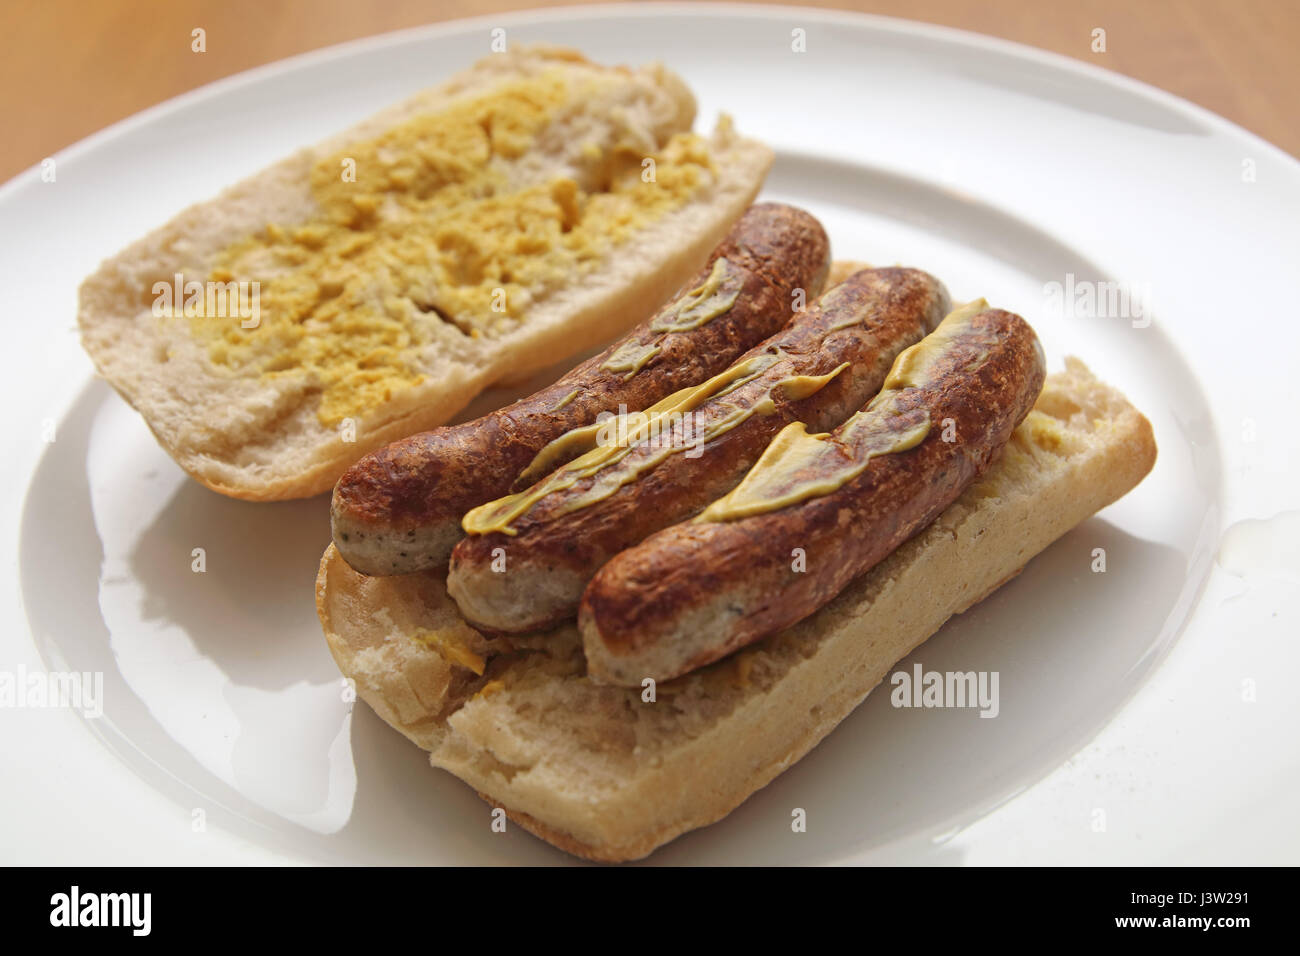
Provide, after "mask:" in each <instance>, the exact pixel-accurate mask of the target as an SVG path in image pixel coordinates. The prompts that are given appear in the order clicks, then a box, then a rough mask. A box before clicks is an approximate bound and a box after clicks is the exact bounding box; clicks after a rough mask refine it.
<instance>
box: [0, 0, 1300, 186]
mask: <svg viewBox="0 0 1300 956" xmlns="http://www.w3.org/2000/svg"><path fill="white" fill-rule="evenodd" d="M571 2H575V3H581V2H582V0H571ZM817 5H818V6H828V7H837V8H840V9H851V10H859V11H863V12H868V13H879V14H886V15H890V16H899V17H909V18H911V19H915V20H927V21H930V22H932V23H941V24H945V25H947V26H953V27H960V28H962V29H966V30H974V31H978V32H980V33H987V34H992V35H995V36H1000V37H1005V38H1007V39H1010V40H1018V41H1020V42H1021V43H1028V44H1032V45H1033V46H1038V47H1042V48H1044V49H1048V50H1054V51H1056V52H1058V53H1063V54H1065V55H1066V56H1072V57H1075V58H1077V59H1080V60H1086V61H1088V62H1091V63H1096V64H1099V65H1101V66H1103V67H1106V68H1108V69H1112V70H1116V71H1118V72H1120V73H1127V74H1129V75H1130V76H1134V77H1137V78H1138V79H1141V80H1145V81H1146V82H1148V83H1153V84H1155V85H1156V86H1160V87H1163V88H1164V89H1166V90H1170V91H1171V92H1174V93H1177V94H1178V95H1180V96H1184V97H1186V98H1187V99H1190V100H1192V101H1193V102H1196V103H1200V104H1201V105H1202V106H1206V107H1208V108H1209V109H1211V110H1214V111H1215V112H1216V113H1220V114H1222V115H1223V116H1226V117H1228V118H1229V119H1231V120H1234V121H1235V122H1237V123H1239V124H1241V125H1242V126H1244V127H1246V128H1247V129H1249V130H1252V131H1254V132H1256V133H1258V134H1259V135H1261V136H1263V137H1264V138H1265V139H1267V140H1270V141H1272V142H1273V143H1276V144H1277V145H1278V146H1281V147H1282V148H1283V149H1285V150H1288V151H1289V152H1291V153H1292V154H1293V155H1300V123H1297V122H1296V121H1297V119H1300V67H1298V66H1297V53H1296V51H1297V47H1300V0H1180V2H1173V0H1163V2H1160V0H1072V2H1065V0H839V2H836V0H823V2H821V3H819V4H817ZM537 6H547V4H538V3H527V2H519V0H482V2H474V3H469V2H465V0H433V2H429V0H425V2H417V0H384V2H382V3H375V2H367V0H280V2H270V0H8V2H6V3H5V4H4V5H3V8H0V62H3V63H4V82H3V83H0V113H2V115H3V116H4V117H5V120H6V124H5V125H6V129H5V132H6V135H5V137H4V138H3V140H2V141H0V182H2V181H5V180H8V179H9V178H11V177H13V176H15V175H17V174H18V173H20V172H22V171H23V170H24V169H26V168H27V167H29V166H32V165H34V164H36V163H39V162H40V160H41V159H42V158H44V157H46V156H49V155H51V154H53V153H55V152H56V151H57V150H59V149H61V148H62V147H64V146H67V145H69V144H71V143H74V142H76V141H77V140H79V139H81V138H82V137H83V136H86V135H88V134H90V133H93V132H94V131H95V130H97V129H100V128H102V127H104V126H107V125H109V124H110V123H113V122H115V121H117V120H119V119H122V118H123V117H125V116H129V115H130V114H132V113H135V112H136V111H138V110H141V109H144V108H145V107H147V106H151V105H152V104H154V103H158V102H160V101H162V100H165V99H167V98H169V97H171V96H175V95H176V94H178V93H182V92H184V91H185V90H189V89H192V88H194V87H196V86H201V85H202V84H204V83H208V82H210V81H212V80H215V79H217V78H219V77H222V76H226V75H229V74H231V73H236V72H238V71H240V70H246V69H248V68H249V67H253V66H257V65H258V64H261V63H267V62H270V61H272V60H278V59H281V58H282V57H286V56H291V55H292V54H295V53H301V52H303V51H306V50H312V49H315V48H317V47H322V46H328V45H330V44H333V43H340V42H342V41H344V40H351V39H354V38H356V37H362V36H367V35H370V34H375V33H382V32H385V31H388V30H395V29H399V28H402V27H410V26H416V25H418V24H423V23H432V22H436V21H439V20H450V19H454V18H457V17H466V16H473V15H479V14H491V13H500V12H505V11H514V10H523V9H528V8H530V7H537ZM196 27H202V28H203V29H204V30H205V31H206V51H205V52H203V53H195V52H193V51H192V50H191V43H192V40H191V31H192V30H194V29H195V28H196ZM1097 28H1100V29H1103V30H1105V31H1106V51H1105V52H1104V53H1095V52H1093V50H1092V46H1093V30H1094V29H1097Z"/></svg>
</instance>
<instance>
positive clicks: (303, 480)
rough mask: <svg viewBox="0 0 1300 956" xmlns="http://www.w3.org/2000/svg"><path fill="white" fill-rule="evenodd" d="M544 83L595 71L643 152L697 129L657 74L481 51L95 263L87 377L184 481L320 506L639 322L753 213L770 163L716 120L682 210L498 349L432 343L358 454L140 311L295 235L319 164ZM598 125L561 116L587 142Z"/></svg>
mask: <svg viewBox="0 0 1300 956" xmlns="http://www.w3.org/2000/svg"><path fill="white" fill-rule="evenodd" d="M549 68H559V69H562V70H567V71H571V72H572V73H573V74H574V75H575V77H577V78H579V79H581V78H582V77H583V76H589V75H592V74H593V73H597V72H598V73H600V74H602V75H606V76H608V75H615V76H617V77H619V81H620V82H623V83H625V84H626V85H627V99H628V100H629V101H630V102H635V104H636V109H635V110H625V111H624V112H623V113H622V114H620V117H621V118H620V122H634V123H637V124H639V128H638V130H637V133H638V136H639V137H640V138H641V139H643V140H644V141H645V142H647V143H654V144H656V145H657V146H658V147H661V146H663V145H664V144H665V143H666V142H667V140H668V139H669V138H670V137H671V136H672V135H673V134H674V133H677V132H681V131H684V130H688V129H690V127H691V124H692V122H693V121H694V116H695V101H694V98H693V97H692V96H691V93H690V91H689V90H688V89H687V88H686V86H685V85H684V84H683V82H682V81H681V80H680V78H678V77H677V76H676V75H674V74H673V73H671V72H670V71H668V70H667V69H665V68H664V67H662V66H660V65H651V66H646V67H642V68H639V69H636V70H630V69H626V68H606V67H599V66H596V65H594V64H591V63H588V62H586V61H585V60H583V59H582V57H580V56H578V55H576V54H574V53H572V52H571V51H566V50H560V49H556V48H550V47H522V48H518V49H512V50H511V51H510V52H509V53H501V54H494V55H492V56H490V57H487V58H486V59H484V60H482V61H481V62H480V63H478V64H476V65H475V66H474V67H473V68H471V69H469V70H466V71H464V72H463V73H461V74H458V75H457V76H455V77H453V78H451V79H450V80H448V81H447V82H445V83H444V84H442V85H440V86H438V87H435V88H433V89H430V90H426V91H424V92H421V93H419V94H417V95H416V96H414V97H412V98H411V99H409V100H407V101H405V102H403V103H400V104H397V105H396V106H393V107H390V108H388V109H386V110H384V111H382V112H380V113H378V114H376V115H375V116H373V117H371V118H370V119H367V120H365V121H364V122H362V123H360V124H359V125H357V126H355V127H353V128H352V129H350V130H348V131H346V132H344V133H341V134H339V135H338V136H335V137H332V138H331V139H329V140H328V141H326V142H324V143H321V144H319V145H318V146H315V147H312V148H308V149H304V150H301V151H299V152H298V153H296V154H294V155H293V156H291V157H289V158H287V159H285V160H283V161H281V162H279V163H277V164H275V165H274V166H271V167H270V168H268V169H266V170H264V171H262V172H260V173H258V174H256V175H254V176H252V177H250V178H248V179H246V180H244V181H243V182H240V183H238V184H236V185H234V186H231V187H230V188H228V189H226V190H225V191H224V192H222V193H221V194H220V195H218V196H217V197H216V198H214V199H212V200H210V201H208V202H204V203H200V204H198V205H195V206H191V207H190V208H189V209H186V210H184V211H183V212H181V213H180V214H179V215H177V216H176V217H175V218H174V219H172V220H171V221H170V222H168V223H167V224H166V225H164V226H162V227H160V228H159V229H157V230H155V231H154V232H152V233H150V234H149V235H148V236H145V237H144V238H143V239H140V240H139V241H137V242H135V243H133V244H132V245H130V246H128V247H127V248H126V249H124V250H123V251H122V252H120V253H119V254H117V255H116V256H114V257H112V258H111V259H109V260H107V261H106V262H104V263H103V264H102V265H101V266H100V268H99V269H98V270H97V271H96V272H95V273H94V274H93V275H92V276H90V277H89V278H88V279H86V281H85V282H84V283H83V285H82V287H81V292H80V304H79V309H78V322H79V325H80V327H81V336H82V343H83V345H84V346H85V348H86V350H87V352H89V353H90V356H91V358H92V360H93V361H94V363H95V366H96V368H97V369H98V371H99V373H100V374H101V375H102V376H103V377H104V378H106V379H107V380H108V381H109V383H110V384H111V385H112V386H113V387H114V388H115V389H116V390H117V391H118V392H119V393H120V394H121V395H122V397H123V398H124V399H126V401H127V402H129V403H130V404H131V405H132V406H133V407H134V408H135V409H136V410H138V411H139V412H140V413H141V414H142V415H143V416H144V419H145V421H146V423H147V424H148V425H149V428H150V429H151V430H152V431H153V433H154V435H155V437H156V438H157V439H158V441H159V443H160V444H161V445H162V446H163V448H164V449H166V451H167V452H168V453H169V454H170V455H171V456H172V457H173V458H174V459H176V461H177V462H178V463H179V464H180V465H181V467H182V468H184V469H185V470H186V471H187V472H188V473H189V474H190V475H191V476H192V477H194V478H195V479H197V480H198V481H200V482H202V483H203V484H204V485H206V486H208V487H209V488H211V489H213V490H214V491H218V492H221V493H222V494H226V495H231V496H233V497H237V498H244V499H247V500H255V501H266V500H280V499H285V498H296V497H305V496H309V495H315V494H319V493H321V492H323V491H327V490H328V489H329V488H331V487H332V486H333V484H334V482H335V481H336V480H337V478H338V476H339V475H340V474H341V473H342V472H343V470H344V469H345V468H346V467H347V466H348V465H350V464H351V463H352V462H354V461H356V460H357V459H358V458H360V457H362V456H363V455H365V454H366V453H368V452H370V451H373V450H374V449H376V448H379V447H381V446H383V445H385V444H387V443H388V442H390V441H394V440H396V439H398V438H402V437H404V436H406V435H409V434H412V433H415V432H418V431H423V430H426V429H429V428H432V427H434V426H436V425H439V424H442V423H444V422H446V421H447V420H449V419H450V418H451V417H453V416H454V415H455V414H456V413H457V412H458V411H460V410H461V409H462V408H463V407H464V406H465V405H467V404H468V403H469V402H470V401H471V400H472V399H473V398H474V396H475V395H477V394H478V393H479V392H481V391H482V390H483V389H485V388H487V387H489V386H491V385H493V384H496V383H499V382H504V381H506V380H508V379H514V378H517V377H519V376H522V375H526V374H527V373H528V372H530V371H533V370H536V369H539V368H544V367H547V366H549V365H553V364H555V363H558V362H559V361H561V360H563V359H564V358H565V357H566V356H568V355H572V354H575V353H578V352H581V351H583V350H585V349H587V348H589V347H591V346H593V345H596V344H598V343H600V342H603V341H607V340H609V339H611V338H613V337H614V336H616V335H618V334H619V333H621V332H623V331H624V330H626V329H627V328H629V327H631V326H633V325H635V324H636V323H637V322H639V321H641V320H642V319H644V318H645V317H646V316H648V315H649V314H651V313H652V312H653V311H654V310H655V308H656V307H657V306H658V305H659V304H660V303H661V302H663V301H664V300H665V299H667V298H668V296H669V295H671V294H672V292H673V291H674V290H676V289H677V288H678V287H679V286H680V285H681V283H682V282H684V281H685V280H686V279H687V278H688V277H689V276H690V275H691V274H692V273H693V272H694V271H695V270H696V269H697V268H698V267H699V265H700V263H702V262H703V261H704V259H705V258H706V257H707V255H708V253H709V251H710V250H711V249H712V248H713V247H714V246H715V245H717V243H718V241H719V240H720V239H721V238H722V236H723V234H724V233H725V232H726V230H727V228H728V227H729V226H730V224H731V223H732V222H733V221H734V220H735V219H736V218H737V217H739V216H740V214H741V213H742V212H743V211H744V210H745V208H746V207H747V206H748V205H749V204H750V203H751V202H752V201H753V198H754V196H755V194H756V193H757V191H758V189H759V187H760V185H761V183H762V181H763V178H764V177H765V176H766V174H767V170H768V168H769V167H770V165H771V162H772V153H771V150H769V149H768V148H767V147H766V146H764V145H762V144H760V143H757V142H755V141H753V140H747V139H744V138H742V137H740V136H738V135H737V134H736V133H735V132H734V131H733V130H732V129H731V127H730V124H729V123H720V124H719V127H718V129H717V130H716V131H715V132H714V133H713V134H712V136H711V137H710V138H709V149H710V154H711V156H712V158H713V161H714V164H715V169H716V172H715V176H714V179H713V181H712V182H711V183H707V184H706V185H705V186H704V187H703V188H702V190H701V192H700V193H699V194H698V195H697V196H696V198H694V199H693V200H691V201H689V202H688V203H687V204H686V205H684V206H681V207H679V208H677V209H675V210H673V211H670V212H668V213H667V214H666V215H664V216H661V217H660V218H658V219H655V220H653V221H652V222H650V223H649V224H647V225H645V226H643V227H641V228H639V229H637V230H636V231H635V232H633V233H632V234H631V235H630V236H629V237H628V238H627V239H626V240H625V241H624V242H622V243H621V244H620V245H618V246H617V247H616V248H615V249H614V250H613V252H612V253H611V254H610V255H608V256H606V257H605V259H604V260H602V261H601V262H600V263H599V264H598V265H596V266H595V268H594V269H593V270H592V271H591V272H589V273H587V274H585V275H584V276H583V277H582V278H581V280H580V281H575V282H573V283H571V284H570V285H569V286H567V287H564V288H561V289H559V290H557V291H556V292H554V293H553V294H549V295H548V296H547V297H546V298H544V299H541V300H539V301H538V302H537V303H536V304H535V306H534V307H532V308H531V309H530V310H529V312H528V314H527V316H526V318H525V319H524V320H522V321H521V322H520V324H519V326H518V328H517V329H515V330H514V331H512V332H511V333H510V334H508V335H504V336H501V337H486V336H485V337H483V338H482V339H469V338H465V340H464V341H449V342H447V343H443V344H444V345H445V346H446V347H445V348H442V349H440V350H439V352H438V354H437V355H436V356H435V357H433V358H431V359H430V360H429V362H430V364H429V367H428V368H422V369H421V371H422V373H423V374H424V379H423V381H422V382H420V383H419V384H416V385H413V386H411V387H409V388H403V389H398V390H395V391H394V392H393V393H392V395H391V396H390V398H389V400H388V401H386V402H384V403H382V404H380V405H378V406H376V407H374V408H372V409H369V410H367V411H366V412H365V413H364V414H363V415H361V416H359V417H357V418H356V419H355V440H352V438H353V436H351V435H350V434H346V433H344V432H343V431H341V430H340V429H338V428H334V427H328V426H326V425H324V424H322V422H321V421H320V420H319V419H318V416H317V408H318V406H319V402H320V396H319V388H318V386H317V385H316V384H314V383H313V382H312V381H311V380H310V377H309V376H307V375H301V376H283V377H277V378H274V379H269V380H267V379H263V378H260V377H256V376H245V375H232V374H229V373H228V372H227V371H226V370H224V369H221V368H218V367H217V366H215V365H214V364H213V363H212V361H211V360H210V358H209V355H208V352H207V348H206V346H205V345H204V344H203V343H201V342H199V341H198V340H197V339H196V338H195V337H194V336H193V335H191V334H190V332H189V330H188V328H187V327H186V325H185V323H184V322H183V321H178V322H168V323H163V322H160V321H159V320H158V319H156V318H155V317H154V316H153V314H152V300H151V291H150V290H151V288H152V284H153V283H154V282H155V281H158V280H162V279H167V280H170V279H171V277H172V276H173V275H175V274H177V273H180V274H183V275H184V276H185V277H186V279H187V280H189V279H197V278H199V277H206V276H207V275H209V274H210V273H211V271H212V268H213V266H214V264H215V263H216V258H217V256H218V254H219V253H220V252H221V251H222V250H223V249H225V248H226V247H227V246H229V245H231V244H232V243H234V242H237V241H239V240H241V239H243V238H244V237H246V236H248V235H251V234H253V233H254V232H256V231H258V230H260V229H262V228H263V227H265V226H266V224H267V223H268V222H274V223H277V224H278V225H281V226H286V227H291V226H293V225H295V224H299V223H303V222H306V221H308V220H309V219H310V218H311V217H312V216H313V215H314V214H315V213H316V212H317V211H318V207H317V204H316V202H315V200H314V199H313V197H312V193H311V189H310V173H311V169H312V166H313V164H314V163H315V162H316V160H317V159H318V158H320V157H322V156H327V155H329V154H331V153H333V152H335V151H338V150H340V149H342V148H343V147H344V146H346V145H347V144H349V143H353V142H357V141H359V140H365V139H371V138H373V137H375V136H377V135H379V134H381V133H382V132H384V131H385V130H387V129H390V128H391V127H393V126H395V125H397V124H399V123H401V122H403V121H405V120H408V119H410V118H412V117H414V116H417V115H420V114H422V113H426V112H429V111H432V110H438V109H442V108H445V107H446V106H448V105H449V104H453V103H456V102H458V101H460V100H463V99H467V98H471V97H475V96H478V95H481V94H483V93H485V92H487V91H489V90H490V89H492V88H493V87H495V86H497V85H498V84H500V83H502V82H505V81H508V80H511V79H516V78H521V77H529V76H534V75H536V74H538V73H539V72H540V71H542V70H545V69H549ZM593 109H594V107H593ZM629 116H631V117H632V119H630V120H629V119H628V117H629ZM601 120H602V118H601V117H597V116H588V115H586V114H578V115H577V116H576V118H575V117H568V118H566V122H571V123H578V124H583V123H585V124H587V125H588V126H590V127H592V128H597V127H599V124H600V122H601ZM586 128H587V127H586V126H584V127H583V129H586ZM581 135H583V134H582V133H580V131H579V130H577V129H575V130H574V135H573V136H572V137H568V138H566V137H563V136H549V137H548V138H547V145H546V147H545V148H546V149H547V150H549V151H550V152H547V154H546V155H544V156H538V157H537V161H538V162H539V163H544V164H551V165H553V166H554V167H555V169H556V170H557V172H559V171H562V170H564V169H565V168H567V167H566V165H565V164H566V163H567V162H568V161H569V159H570V158H571V157H570V154H571V153H575V151H576V150H578V149H579V147H580V145H581V144H580V143H579V142H577V140H578V139H579V138H580V137H581Z"/></svg>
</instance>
